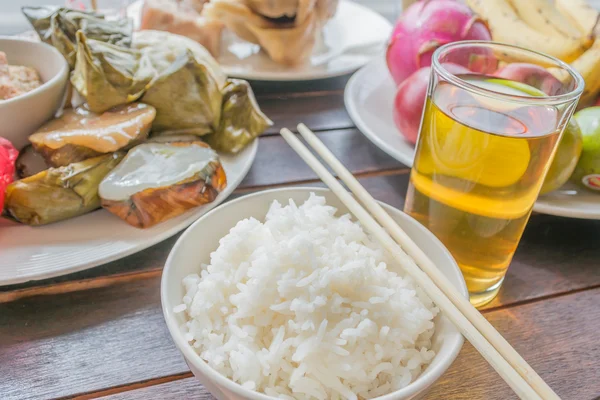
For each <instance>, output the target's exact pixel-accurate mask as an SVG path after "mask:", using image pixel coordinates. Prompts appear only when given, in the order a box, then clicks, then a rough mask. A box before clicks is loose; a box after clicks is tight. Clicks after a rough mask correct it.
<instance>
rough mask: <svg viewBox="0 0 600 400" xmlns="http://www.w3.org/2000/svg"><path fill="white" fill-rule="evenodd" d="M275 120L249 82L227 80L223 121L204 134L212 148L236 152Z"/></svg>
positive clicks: (222, 114) (205, 139) (222, 113)
mask: <svg viewBox="0 0 600 400" xmlns="http://www.w3.org/2000/svg"><path fill="white" fill-rule="evenodd" d="M272 124H273V123H272V122H271V120H270V119H269V118H268V117H267V116H266V115H265V114H263V113H262V111H260V108H259V107H258V104H257V103H256V99H255V98H254V93H253V92H252V88H251V87H250V84H249V83H248V82H247V81H244V80H241V79H228V80H227V85H226V86H225V89H224V90H223V106H222V109H221V123H220V124H219V128H218V129H217V131H216V132H215V133H213V134H210V135H207V136H204V137H203V140H204V141H205V142H206V143H208V144H209V145H210V146H211V147H212V148H213V149H215V150H217V151H223V152H227V153H237V152H239V151H240V150H242V149H243V148H244V147H246V145H247V144H248V143H250V142H251V141H252V139H254V138H255V137H256V132H264V131H265V129H267V128H268V127H269V126H271V125H272Z"/></svg>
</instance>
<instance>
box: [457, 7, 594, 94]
mask: <svg viewBox="0 0 600 400" xmlns="http://www.w3.org/2000/svg"><path fill="white" fill-rule="evenodd" d="M466 2H467V4H468V5H469V7H471V9H472V10H473V12H475V13H476V14H478V15H479V16H480V17H481V18H483V19H484V20H486V21H487V23H488V26H489V28H490V31H491V32H492V38H493V40H495V41H497V42H503V43H509V44H514V45H517V46H521V47H526V48H528V49H531V50H536V51H540V52H542V53H546V54H550V55H552V56H555V57H557V58H559V59H561V60H563V61H565V62H568V63H571V65H572V66H573V67H574V68H575V69H576V70H577V71H579V73H580V74H581V75H582V76H583V79H584V80H585V90H584V92H583V95H582V97H581V101H580V103H579V104H580V105H584V106H585V105H589V104H590V103H592V102H593V101H594V99H595V98H596V97H597V95H598V93H599V92H600V36H598V38H596V25H597V22H598V19H599V13H598V11H597V10H596V9H594V8H593V7H591V6H590V5H589V4H587V2H586V0H466Z"/></svg>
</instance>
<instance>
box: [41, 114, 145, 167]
mask: <svg viewBox="0 0 600 400" xmlns="http://www.w3.org/2000/svg"><path fill="white" fill-rule="evenodd" d="M155 115H156V110H155V109H154V107H152V106H149V105H148V104H144V103H130V104H125V105H122V106H117V107H115V108H111V109H110V110H108V111H106V112H104V113H102V114H95V113H92V112H90V111H89V110H87V109H86V108H84V107H79V108H75V109H68V110H66V111H65V112H63V114H62V115H61V116H60V117H58V118H55V119H53V120H51V121H48V122H46V123H45V124H44V125H42V126H41V127H40V128H39V129H38V130H37V131H36V132H35V133H34V134H33V135H31V136H29V141H30V142H31V144H32V145H33V148H34V149H35V150H36V152H38V153H39V154H41V155H42V157H44V159H45V160H46V162H47V163H48V164H49V165H50V166H52V167H62V166H65V165H69V164H72V163H75V162H79V161H83V160H85V159H88V158H92V157H96V156H99V155H102V154H108V153H113V152H115V151H118V150H126V149H129V148H131V147H134V146H135V145H137V144H139V143H141V142H143V141H144V140H146V138H147V137H148V132H149V131H150V125H151V124H152V121H153V120H154V116H155Z"/></svg>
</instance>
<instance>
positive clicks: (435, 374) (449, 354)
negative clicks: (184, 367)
mask: <svg viewBox="0 0 600 400" xmlns="http://www.w3.org/2000/svg"><path fill="white" fill-rule="evenodd" d="M311 192H315V193H316V194H318V195H320V196H324V197H325V198H326V199H327V204H329V205H331V206H334V207H336V208H337V209H338V215H342V214H345V213H347V212H348V210H347V208H346V207H345V206H344V205H343V204H342V203H341V202H340V201H339V199H338V198H337V197H336V196H335V195H334V194H333V193H332V192H331V191H329V190H328V189H319V188H284V189H274V190H267V191H263V192H259V193H255V194H251V195H248V196H244V197H241V198H239V199H236V200H233V201H230V202H228V203H225V204H223V205H221V206H220V207H217V208H215V209H214V210H212V211H210V212H209V213H207V214H205V215H204V216H202V217H201V218H200V219H198V221H196V222H195V223H194V224H193V225H192V226H190V227H189V228H188V229H187V230H186V231H185V233H184V234H183V235H181V237H180V238H179V239H178V240H177V243H175V246H174V247H173V249H172V250H171V253H170V254H169V258H168V259H167V262H166V265H165V269H164V271H163V275H162V281H161V302H162V308H163V314H164V317H165V321H166V322H167V326H168V328H169V332H170V333H171V336H172V337H173V341H174V342H175V345H176V346H177V348H178V349H179V350H180V351H181V353H182V354H183V356H184V358H185V360H186V362H187V364H188V366H189V367H190V369H191V370H192V372H193V373H194V375H195V376H196V378H197V379H198V380H199V381H200V382H201V383H202V384H203V385H204V386H205V387H206V388H207V389H208V391H210V392H211V393H212V394H213V395H214V396H215V397H216V398H217V399H219V400H242V399H251V400H272V399H273V397H270V396H267V395H265V394H262V393H257V392H254V391H251V390H248V389H245V388H243V387H241V386H240V385H239V384H237V383H235V382H233V381H231V380H229V379H228V378H226V377H225V376H223V375H221V374H220V373H218V372H217V371H215V370H214V369H212V368H211V367H210V366H208V364H206V363H205V362H204V360H202V358H201V357H200V356H199V355H198V353H196V352H195V351H194V349H193V348H192V346H190V345H189V344H188V342H187V341H186V340H185V338H184V336H183V334H182V333H181V331H180V328H179V327H180V325H181V324H182V323H184V322H185V320H184V315H183V313H179V314H176V313H174V312H173V307H175V306H176V305H179V304H181V302H182V299H183V296H184V288H183V285H182V279H183V278H184V277H185V276H187V275H189V274H192V273H198V272H199V271H200V269H201V267H200V265H201V264H202V263H208V262H209V261H210V253H211V252H213V251H214V250H216V249H217V247H218V245H219V239H221V238H222V237H223V236H225V235H226V234H227V233H229V230H230V229H231V228H233V227H234V226H235V224H236V223H237V222H238V221H240V220H242V219H244V218H249V217H254V218H256V219H258V220H264V217H265V215H266V213H267V211H268V209H269V206H270V205H271V203H272V202H273V200H277V201H279V202H280V203H281V204H287V202H288V200H289V199H293V200H294V201H295V202H296V204H298V205H300V204H302V203H303V202H304V201H305V200H306V199H308V197H309V195H310V193H311ZM382 205H383V207H384V208H385V209H386V211H387V212H388V214H389V215H390V216H391V217H392V218H394V220H395V221H396V222H397V223H398V224H399V225H400V226H401V227H402V229H404V231H405V232H406V233H407V234H408V235H409V236H410V237H411V238H412V239H413V240H414V241H415V242H416V243H417V245H419V246H420V247H421V249H423V251H425V253H426V254H427V255H429V257H430V258H431V260H432V261H433V262H434V263H435V265H437V266H438V268H439V269H440V271H442V273H443V274H444V275H445V276H446V277H447V278H448V279H449V280H450V281H451V282H452V284H454V286H455V287H456V288H457V290H458V291H459V292H460V293H462V294H463V295H464V296H465V297H467V298H468V292H467V286H466V284H465V281H464V279H463V276H462V274H461V272H460V269H459V268H458V265H456V262H455V261H454V258H452V256H451V255H450V253H449V252H448V250H446V248H445V247H444V245H443V244H442V243H441V242H440V241H439V240H438V239H437V238H436V237H435V236H434V235H433V234H432V233H431V232H429V231H428V230H427V229H425V228H424V227H423V226H422V225H421V224H419V223H418V222H417V221H416V220H414V219H412V218H411V217H410V216H408V215H406V214H405V213H403V212H402V211H400V210H398V209H396V208H394V207H391V206H389V205H386V204H382ZM435 324H436V331H435V334H434V336H433V348H434V350H435V352H436V356H435V358H434V359H433V361H432V362H431V364H430V365H429V366H428V367H427V369H426V370H425V371H423V373H422V374H421V375H420V376H419V377H418V378H417V379H416V380H415V381H414V382H412V383H411V384H409V385H408V386H406V387H405V388H403V389H401V390H398V391H395V392H393V393H390V394H387V395H385V396H381V397H378V399H379V400H408V399H415V398H417V396H419V395H422V394H423V393H424V391H425V390H426V389H427V388H429V387H430V386H431V385H432V384H433V383H434V382H435V381H436V380H438V379H439V378H440V377H441V376H442V374H443V373H444V372H445V371H446V370H447V369H448V367H449V366H450V364H452V362H453V361H454V359H455V358H456V356H457V355H458V352H459V351H460V349H461V347H462V344H463V337H462V335H461V334H460V333H459V332H458V331H457V330H456V328H455V327H454V326H453V325H452V324H451V323H450V321H448V320H447V319H446V318H445V317H443V316H442V315H438V316H437V317H436V319H435Z"/></svg>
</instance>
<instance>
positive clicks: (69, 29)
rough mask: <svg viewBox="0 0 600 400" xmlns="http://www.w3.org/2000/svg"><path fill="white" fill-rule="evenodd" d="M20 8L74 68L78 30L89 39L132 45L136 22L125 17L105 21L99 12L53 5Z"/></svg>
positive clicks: (38, 31)
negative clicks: (133, 22) (134, 23)
mask: <svg viewBox="0 0 600 400" xmlns="http://www.w3.org/2000/svg"><path fill="white" fill-rule="evenodd" d="M21 10H22V12H23V14H24V15H25V17H26V18H27V19H28V20H29V22H30V23H31V25H32V26H33V29H35V31H36V32H37V33H38V35H39V37H40V39H42V40H43V41H44V42H46V43H49V44H51V45H53V46H54V47H56V48H57V49H58V50H59V51H60V52H61V53H62V54H63V56H65V58H66V59H67V61H68V62H69V65H70V66H71V68H73V66H74V65H75V53H76V34H77V32H78V31H81V32H83V33H84V34H85V36H86V37H87V38H89V39H94V40H98V41H102V42H106V43H112V44H115V45H118V46H122V47H130V46H131V36H132V32H133V24H132V22H131V20H129V19H126V18H124V19H120V20H106V19H104V16H103V15H101V14H98V13H94V12H89V11H79V10H73V9H69V8H64V7H54V6H42V7H23V8H22V9H21Z"/></svg>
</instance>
